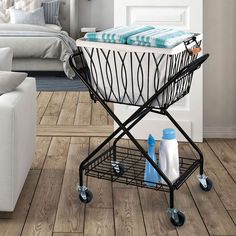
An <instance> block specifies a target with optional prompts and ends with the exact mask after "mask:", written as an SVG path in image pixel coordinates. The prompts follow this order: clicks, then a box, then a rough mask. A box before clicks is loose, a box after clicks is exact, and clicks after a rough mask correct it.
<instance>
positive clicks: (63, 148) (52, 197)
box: [22, 137, 70, 236]
mask: <svg viewBox="0 0 236 236" xmlns="http://www.w3.org/2000/svg"><path fill="white" fill-rule="evenodd" d="M69 143H70V138H68V137H67V138H61V137H60V138H58V137H53V139H52V142H51V145H50V148H49V151H48V156H47V158H46V161H45V163H44V166H43V170H42V173H41V176H40V179H39V183H38V186H37V189H36V192H35V196H34V199H33V201H32V205H31V207H30V211H29V214H28V217H27V219H26V223H25V226H24V229H23V233H22V235H23V236H28V235H42V236H51V235H52V231H53V226H54V221H55V217H56V210H57V204H58V200H59V196H60V191H61V185H62V180H63V176H64V170H65V164H66V158H67V154H68V148H69Z"/></svg>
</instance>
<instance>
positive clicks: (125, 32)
mask: <svg viewBox="0 0 236 236" xmlns="http://www.w3.org/2000/svg"><path fill="white" fill-rule="evenodd" d="M193 35H194V34H193V33H189V32H186V31H183V30H177V29H171V28H164V27H154V26H123V27H117V28H112V29H107V30H104V31H101V32H96V33H87V34H86V35H85V39H86V40H88V41H95V42H105V43H121V44H129V45H138V46H146V47H158V48H172V47H174V46H176V45H178V44H179V43H181V42H183V41H184V40H186V39H188V38H190V37H192V36H193Z"/></svg>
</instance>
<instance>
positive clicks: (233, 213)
mask: <svg viewBox="0 0 236 236" xmlns="http://www.w3.org/2000/svg"><path fill="white" fill-rule="evenodd" d="M228 212H229V214H230V216H231V218H232V220H233V222H234V224H235V225H236V211H228Z"/></svg>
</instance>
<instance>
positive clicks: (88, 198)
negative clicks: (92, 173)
mask: <svg viewBox="0 0 236 236" xmlns="http://www.w3.org/2000/svg"><path fill="white" fill-rule="evenodd" d="M85 195H86V198H83V197H82V195H81V193H79V199H80V201H81V202H83V203H89V202H91V201H92V199H93V194H92V192H91V191H90V190H88V189H86V190H85Z"/></svg>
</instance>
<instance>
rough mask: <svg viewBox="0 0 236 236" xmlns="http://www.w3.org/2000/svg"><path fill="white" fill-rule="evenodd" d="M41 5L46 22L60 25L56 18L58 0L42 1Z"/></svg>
mask: <svg viewBox="0 0 236 236" xmlns="http://www.w3.org/2000/svg"><path fill="white" fill-rule="evenodd" d="M41 5H42V7H43V9H44V17H45V22H46V24H54V25H60V22H59V20H58V18H59V10H60V1H58V0H54V1H50V2H42V4H41Z"/></svg>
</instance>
